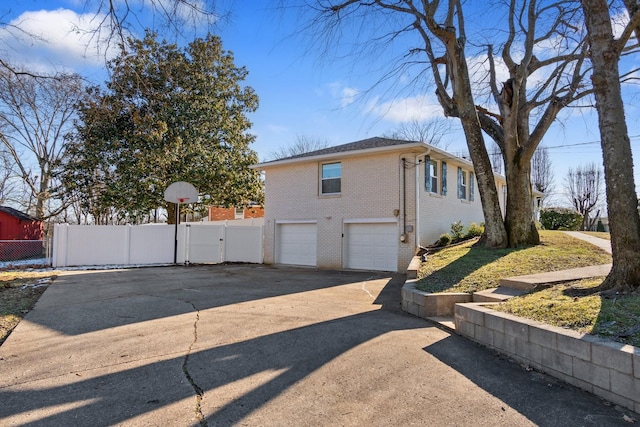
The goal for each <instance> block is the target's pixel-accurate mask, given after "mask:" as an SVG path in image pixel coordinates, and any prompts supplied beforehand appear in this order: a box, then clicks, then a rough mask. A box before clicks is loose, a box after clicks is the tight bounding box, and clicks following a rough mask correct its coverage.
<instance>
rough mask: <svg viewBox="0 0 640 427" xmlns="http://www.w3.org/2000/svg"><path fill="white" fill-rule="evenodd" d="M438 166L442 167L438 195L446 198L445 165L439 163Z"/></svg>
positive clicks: (444, 163)
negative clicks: (440, 185) (440, 186)
mask: <svg viewBox="0 0 640 427" xmlns="http://www.w3.org/2000/svg"><path fill="white" fill-rule="evenodd" d="M440 166H441V167H442V174H440V176H441V177H442V188H441V189H440V193H441V194H442V195H443V196H446V195H447V163H446V162H441V163H440Z"/></svg>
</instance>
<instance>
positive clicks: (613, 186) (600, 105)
mask: <svg viewBox="0 0 640 427" xmlns="http://www.w3.org/2000/svg"><path fill="white" fill-rule="evenodd" d="M624 4H625V6H626V8H627V10H628V12H629V22H628V24H627V25H626V27H625V29H624V31H623V32H622V34H621V35H620V37H619V38H617V39H616V38H615V37H614V35H613V28H612V25H611V13H610V9H609V7H610V6H609V4H608V2H607V1H606V0H582V8H583V10H584V15H585V21H586V25H587V32H588V40H589V46H590V52H591V61H592V63H593V74H592V76H591V80H592V81H593V85H594V87H595V98H596V109H597V110H598V124H599V127H600V141H601V145H602V153H603V158H604V175H605V181H606V193H607V210H608V216H609V229H610V233H611V249H612V255H613V267H612V269H611V271H610V272H609V275H608V276H607V278H606V279H605V280H604V282H603V283H602V285H600V286H598V287H597V288H594V289H593V290H594V291H606V292H612V293H615V292H618V291H623V292H628V291H636V292H637V291H638V289H640V256H638V254H639V253H640V215H639V214H638V199H637V194H636V192H635V182H634V178H633V160H632V156H631V141H630V139H629V131H628V128H627V122H626V118H625V113H624V103H623V101H622V92H621V88H620V79H619V75H620V69H619V68H620V67H619V62H620V58H621V57H622V55H623V54H624V53H626V52H628V46H627V44H628V42H629V41H630V40H631V38H632V36H633V33H634V32H635V36H636V40H637V41H638V43H640V7H638V2H637V1H632V0H625V1H624Z"/></svg>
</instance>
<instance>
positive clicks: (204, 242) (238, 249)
mask: <svg viewBox="0 0 640 427" xmlns="http://www.w3.org/2000/svg"><path fill="white" fill-rule="evenodd" d="M174 236H175V226H174V225H168V224H148V225H69V224H56V226H55V228H54V233H53V257H52V264H53V266H54V267H66V266H81V265H114V264H115V265H140V264H170V263H173V259H174V245H175V239H174ZM177 238H178V239H177V240H178V245H177V250H176V262H178V263H185V262H189V263H221V262H225V261H231V262H250V263H257V264H260V263H262V256H263V253H262V226H249V225H246V226H230V225H220V224H214V225H210V224H207V223H197V224H180V225H179V226H178V232H177Z"/></svg>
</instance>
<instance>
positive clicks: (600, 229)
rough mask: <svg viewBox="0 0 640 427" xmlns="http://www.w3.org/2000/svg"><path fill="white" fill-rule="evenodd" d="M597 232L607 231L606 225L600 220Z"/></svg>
mask: <svg viewBox="0 0 640 427" xmlns="http://www.w3.org/2000/svg"><path fill="white" fill-rule="evenodd" d="M596 231H605V229H604V224H603V223H602V221H600V220H598V225H596Z"/></svg>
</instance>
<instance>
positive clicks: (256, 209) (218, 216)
mask: <svg viewBox="0 0 640 427" xmlns="http://www.w3.org/2000/svg"><path fill="white" fill-rule="evenodd" d="M263 217H264V208H263V207H262V206H257V205H256V206H248V207H246V208H222V207H219V206H209V221H224V220H235V219H250V218H263Z"/></svg>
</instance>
